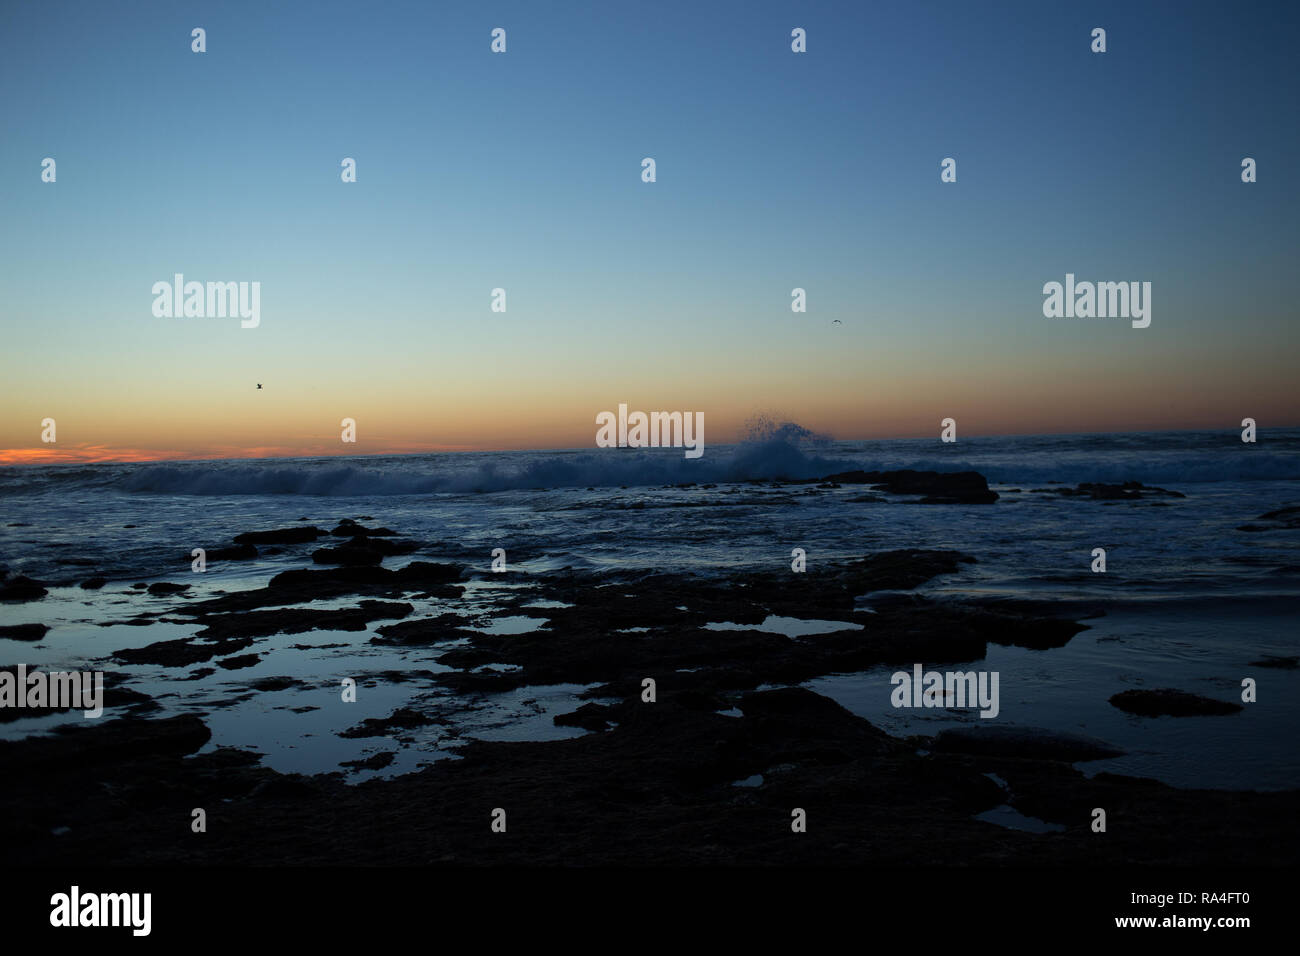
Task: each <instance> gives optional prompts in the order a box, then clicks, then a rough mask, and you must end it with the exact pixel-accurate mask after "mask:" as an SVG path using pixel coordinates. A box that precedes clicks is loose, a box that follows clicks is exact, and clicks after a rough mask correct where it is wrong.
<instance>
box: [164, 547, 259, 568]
mask: <svg viewBox="0 0 1300 956" xmlns="http://www.w3.org/2000/svg"><path fill="white" fill-rule="evenodd" d="M257 554H258V552H257V548H255V547H253V545H252V544H249V543H247V542H246V543H244V544H236V545H234V546H232V547H229V548H208V549H206V550H205V551H204V552H203V560H205V561H251V560H253V559H254V558H256V557H257ZM180 560H182V561H184V562H186V563H187V564H188V563H189V562H191V561H193V560H194V558H193V556H192V555H189V554H184V555H182V556H181V558H180Z"/></svg>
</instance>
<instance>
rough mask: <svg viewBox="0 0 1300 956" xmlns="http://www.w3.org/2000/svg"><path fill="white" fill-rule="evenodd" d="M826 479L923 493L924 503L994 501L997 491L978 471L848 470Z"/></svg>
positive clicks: (900, 491) (897, 490) (894, 492)
mask: <svg viewBox="0 0 1300 956" xmlns="http://www.w3.org/2000/svg"><path fill="white" fill-rule="evenodd" d="M823 480H824V481H826V482H832V483H837V484H842V485H850V484H851V485H862V484H869V485H871V486H872V490H874V491H887V492H889V493H890V494H895V495H923V496H924V497H922V498H921V499H920V503H921V504H992V503H993V502H995V501H997V500H998V493H997V492H996V491H990V490H989V485H988V481H987V480H986V479H985V477H984V476H983V475H981V474H980V473H979V472H975V471H955V472H951V471H913V470H912V469H903V470H900V471H846V472H840V473H839V474H835V475H828V476H827V477H826V478H825V479H823Z"/></svg>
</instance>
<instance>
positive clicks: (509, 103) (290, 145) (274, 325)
mask: <svg viewBox="0 0 1300 956" xmlns="http://www.w3.org/2000/svg"><path fill="white" fill-rule="evenodd" d="M1298 10H1300V7H1297V5H1295V4H1291V3H1286V4H1277V5H1249V4H1247V5H1244V6H1243V5H1229V4H1214V5H1198V4H1191V3H1181V2H1180V3H1159V4H1156V3H1134V2H1122V3H1113V4H1110V3H1069V4H1065V3H1042V2H1036V0H1035V2H1024V3H993V4H973V3H967V2H957V0H949V2H941V3H912V2H908V3H896V4H888V5H884V4H868V3H838V4H823V3H793V2H790V3H763V2H743V3H741V2H737V3H708V4H704V3H698V2H694V3H692V2H685V3H678V2H656V3H652V4H633V3H597V2H593V3H583V4H578V3H545V4H543V3H536V2H525V3H497V4H493V3H468V2H467V3H450V4H441V3H438V4H435V3H430V2H412V3H385V2H374V3H313V4H303V5H297V6H295V5H290V4H269V3H265V2H256V3H233V2H222V3H188V4H187V3H176V2H158V3H151V2H141V3H130V4H118V3H112V4H109V3H102V2H88V3H64V2H44V3H36V2H6V3H4V4H3V5H0V93H2V99H0V110H3V131H4V136H3V138H2V139H0V217H2V221H3V227H2V228H0V322H2V323H3V329H2V331H3V343H4V350H3V358H2V359H0V373H2V374H0V462H3V461H9V462H13V461H24V460H77V459H79V458H80V459H94V458H140V457H143V458H148V457H168V456H172V457H215V456H263V455H298V454H314V453H340V454H345V453H346V454H351V453H361V454H366V453H378V452H393V451H415V450H430V449H438V448H537V447H584V446H586V447H590V446H592V445H593V444H594V436H595V415H596V413H597V412H599V411H601V410H605V409H610V410H613V409H615V408H616V407H617V405H618V403H620V402H626V403H628V404H629V405H630V406H631V407H632V408H633V409H638V408H640V409H645V410H651V409H663V410H690V411H703V412H704V413H705V419H706V432H705V439H706V443H707V442H720V441H726V440H731V439H734V438H735V437H737V436H738V434H739V433H740V429H741V428H742V425H743V423H744V421H745V420H746V419H748V418H750V417H751V416H753V415H755V414H759V413H766V414H768V415H772V416H775V417H780V418H788V419H791V420H794V421H797V422H799V423H801V424H803V425H805V426H808V427H810V428H813V429H815V430H818V431H822V432H825V433H829V434H831V435H833V436H834V437H836V438H871V437H888V436H903V435H936V436H937V434H938V429H939V420H940V419H941V418H944V417H948V416H951V417H954V418H956V419H957V421H958V427H959V435H979V434H999V433H1017V432H1046V433H1059V432H1078V431H1112V430H1116V431H1129V430H1144V429H1154V428H1193V427H1215V428H1219V427H1222V428H1225V429H1234V428H1237V427H1239V425H1238V423H1239V422H1240V420H1241V419H1242V418H1243V417H1246V416H1252V417H1254V418H1256V419H1257V420H1258V421H1259V423H1260V426H1261V427H1268V426H1270V425H1296V424H1300V402H1298V401H1297V386H1296V365H1297V359H1298V358H1300V332H1298V331H1297V325H1296V320H1297V318H1298V317H1300V316H1298V313H1300V309H1298V308H1297V304H1296V303H1297V297H1296V288H1295V285H1296V282H1297V281H1298V279H1300V269H1297V254H1298V253H1300V239H1298V232H1297V225H1296V224H1297V213H1298V212H1300V189H1298V188H1297V185H1296V184H1297V182H1300V168H1298V167H1297V164H1298V163H1300V134H1298V133H1297V123H1296V112H1295V111H1296V104H1297V102H1300V81H1298V80H1297V68H1296V66H1295V63H1296V56H1295V49H1294V40H1295V36H1296V35H1297V31H1296V28H1297V26H1298V25H1300V13H1298V12H1297V11H1298ZM196 26H202V27H204V28H205V29H206V30H207V45H208V51H207V52H206V53H204V54H195V53H192V52H191V51H190V31H191V29H192V28H193V27H196ZM497 26H500V27H504V28H505V29H506V30H507V31H508V52H507V53H506V54H504V55H494V54H492V53H491V52H490V51H489V43H490V39H491V38H490V31H491V30H492V28H493V27H497ZM796 26H799V27H804V28H805V29H806V30H807V32H808V52H807V53H806V54H802V55H796V54H793V53H792V52H791V51H790V31H791V29H792V28H793V27H796ZM1096 26H1102V27H1105V28H1106V30H1107V32H1108V52H1107V53H1105V54H1101V55H1098V54H1093V53H1091V52H1090V49H1089V44H1090V31H1091V30H1092V28H1093V27H1096ZM46 156H51V157H54V158H55V159H56V161H57V163H58V181H57V182H56V183H54V184H46V183H42V182H41V180H40V163H41V160H42V159H43V158H44V157H46ZM345 156H348V157H354V158H355V159H356V160H357V173H358V182H356V183H355V184H347V185H345V184H343V183H342V182H341V181H340V178H339V172H340V166H339V163H340V160H341V159H342V158H343V157H345ZM645 156H652V157H654V158H655V160H656V162H657V164H658V181H657V182H656V183H654V184H644V183H642V182H641V178H640V173H641V166H640V163H641V159H642V157H645ZM947 156H951V157H954V158H956V160H957V171H958V181H957V183H955V184H944V183H941V182H940V181H939V172H940V169H939V164H940V160H941V159H943V158H944V157H947ZM1245 156H1251V157H1254V158H1255V159H1256V160H1257V162H1258V164H1259V181H1258V182H1257V183H1255V184H1252V185H1245V184H1243V183H1242V182H1241V181H1240V163H1241V159H1242V158H1243V157H1245ZM176 272H182V273H184V274H185V276H186V278H187V279H190V280H199V281H208V280H213V281H240V280H243V281H252V280H257V281H260V282H261V284H262V318H261V326H260V327H259V328H257V329H241V328H240V327H239V322H238V320H237V319H233V320H232V319H212V318H209V319H174V318H173V319H166V318H164V319H158V318H154V317H153V315H152V312H151V305H152V302H153V295H152V294H151V291H150V289H151V287H152V285H153V283H154V282H156V281H159V280H168V281H169V280H170V278H171V276H172V275H173V273H176ZM1067 272H1073V273H1075V274H1076V276H1077V277H1078V278H1079V279H1080V280H1085V279H1087V280H1094V281H1102V280H1114V281H1121V280H1141V281H1150V282H1151V283H1152V286H1153V291H1152V304H1153V312H1152V323H1151V326H1150V328H1148V329H1145V330H1138V329H1133V328H1131V327H1130V326H1129V323H1128V322H1127V321H1124V320H1116V319H1110V320H1105V319H1047V318H1044V316H1043V314H1042V303H1043V295H1042V291H1041V290H1042V286H1043V283H1045V282H1048V281H1053V280H1055V281H1061V280H1063V278H1064V276H1065V274H1066V273H1067ZM498 286H500V287H504V288H506V289H507V295H508V311H507V312H506V313H505V314H497V313H493V312H491V311H490V309H489V304H490V293H491V290H492V289H493V288H494V287H498ZM795 286H800V287H803V288H805V289H806V290H807V294H808V306H809V309H808V312H807V313H806V314H795V313H792V312H791V310H790V290H791V289H792V288H793V287H795ZM835 319H839V320H840V321H841V322H842V324H840V325H835V324H833V320H835ZM258 382H261V383H263V384H264V386H265V387H264V389H263V390H262V391H258V390H256V387H255V386H256V383H258ZM345 416H349V417H352V418H355V419H356V420H357V422H358V431H359V435H358V437H359V441H358V442H357V444H355V445H345V444H343V443H341V442H340V441H339V421H340V419H341V418H343V417H345ZM45 417H53V418H55V419H56V420H57V422H58V439H59V440H58V443H57V445H53V446H49V445H42V444H41V442H40V422H41V419H43V418H45Z"/></svg>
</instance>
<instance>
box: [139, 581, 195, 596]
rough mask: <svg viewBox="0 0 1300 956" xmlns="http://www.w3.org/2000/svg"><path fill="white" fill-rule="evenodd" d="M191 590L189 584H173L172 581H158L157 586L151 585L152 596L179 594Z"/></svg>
mask: <svg viewBox="0 0 1300 956" xmlns="http://www.w3.org/2000/svg"><path fill="white" fill-rule="evenodd" d="M189 589H190V586H189V585H188V584H173V583H172V582H170V581H158V582H157V583H155V584H151V585H149V593H150V594H178V593H180V592H181V591H188V590H189Z"/></svg>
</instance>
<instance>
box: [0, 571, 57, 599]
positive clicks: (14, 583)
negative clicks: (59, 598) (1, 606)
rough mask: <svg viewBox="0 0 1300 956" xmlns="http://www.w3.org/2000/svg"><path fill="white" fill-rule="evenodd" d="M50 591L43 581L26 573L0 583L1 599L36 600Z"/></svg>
mask: <svg viewBox="0 0 1300 956" xmlns="http://www.w3.org/2000/svg"><path fill="white" fill-rule="evenodd" d="M49 593H50V592H49V591H47V590H46V589H45V585H44V583H43V582H41V581H36V580H33V579H32V578H29V577H27V576H26V575H24V574H20V575H17V576H16V577H12V578H6V579H5V581H4V582H3V583H0V601H36V600H39V599H41V598H43V597H45V595H47V594H49Z"/></svg>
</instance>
